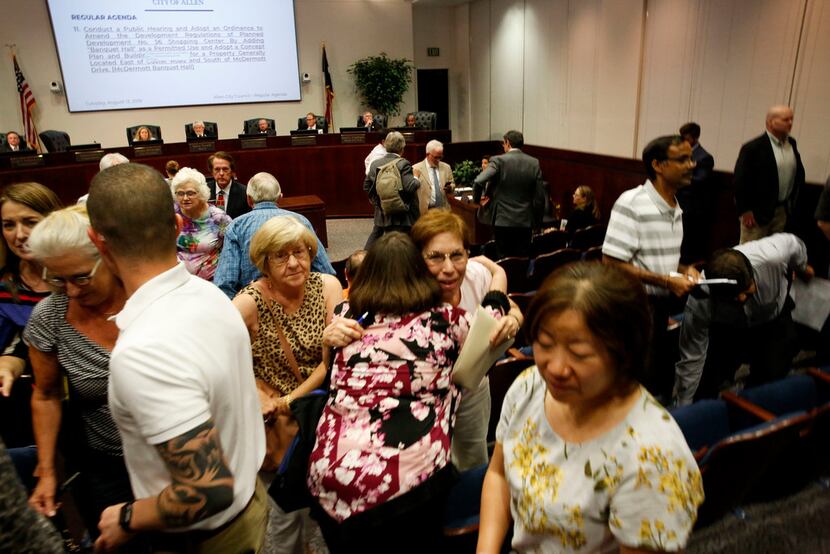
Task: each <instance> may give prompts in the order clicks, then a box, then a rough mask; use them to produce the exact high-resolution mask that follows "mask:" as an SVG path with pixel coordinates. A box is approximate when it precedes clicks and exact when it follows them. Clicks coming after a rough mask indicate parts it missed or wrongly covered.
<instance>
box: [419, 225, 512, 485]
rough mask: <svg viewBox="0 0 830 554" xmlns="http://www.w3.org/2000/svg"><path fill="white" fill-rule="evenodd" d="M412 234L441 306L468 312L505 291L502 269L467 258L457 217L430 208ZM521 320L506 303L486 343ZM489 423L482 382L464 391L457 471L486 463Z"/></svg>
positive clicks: (455, 455)
mask: <svg viewBox="0 0 830 554" xmlns="http://www.w3.org/2000/svg"><path fill="white" fill-rule="evenodd" d="M411 236H412V239H413V240H414V241H415V245H416V246H417V247H418V249H419V250H420V251H421V254H422V255H423V257H424V260H425V261H426V263H427V268H428V269H429V271H430V273H431V274H432V275H433V277H435V279H436V280H437V281H438V284H439V285H440V287H441V296H442V299H443V301H444V302H446V303H448V304H450V305H452V306H456V307H459V308H461V309H463V310H464V311H466V312H469V313H472V312H475V310H476V308H477V307H478V306H479V305H480V304H481V301H482V299H483V298H484V295H485V294H487V293H488V292H489V291H491V290H499V291H501V292H504V293H507V276H506V275H505V273H504V270H503V269H502V268H501V267H499V266H498V265H496V264H495V263H494V262H492V261H491V260H489V259H487V258H485V257H483V256H480V257H477V258H473V259H470V258H469V255H468V249H469V246H470V239H469V237H470V233H469V230H468V229H467V226H466V225H465V224H464V221H463V220H462V219H461V218H460V217H459V216H457V215H455V214H453V213H451V212H448V211H445V210H430V211H429V212H427V213H426V214H424V215H423V216H421V217H420V218H419V219H418V221H416V222H415V225H413V226H412V231H411ZM522 321H523V318H522V313H521V311H520V310H519V308H518V306H516V305H515V304H514V303H512V301H511V306H510V312H509V313H508V314H506V316H505V317H503V318H501V319H500V320H499V327H498V328H497V330H496V331H495V333H494V334H493V336H492V337H491V339H490V342H491V344H494V345H495V344H499V343H501V342H502V341H504V340H505V339H506V338H508V337H515V336H516V333H517V332H518V331H519V329H520V328H521V326H522ZM489 421H490V382H489V380H487V379H484V380H483V381H482V383H481V385H480V386H479V388H478V390H475V391H464V396H463V397H462V400H461V406H460V408H459V411H458V416H457V417H456V422H455V430H454V434H453V444H452V457H453V464H455V467H456V468H458V469H459V471H464V470H466V469H470V468H473V467H476V466H478V465H481V464H486V463H487V460H488V456H487V424H488V422H489Z"/></svg>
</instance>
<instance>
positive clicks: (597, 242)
mask: <svg viewBox="0 0 830 554" xmlns="http://www.w3.org/2000/svg"><path fill="white" fill-rule="evenodd" d="M604 240H605V225H602V224H600V223H597V224H596V225H589V226H588V227H584V228H582V229H577V230H576V231H574V232H573V236H572V237H571V242H570V245H569V246H570V247H571V248H575V249H577V250H587V249H588V248H591V247H592V246H602V243H603V241H604Z"/></svg>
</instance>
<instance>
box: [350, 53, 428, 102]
mask: <svg viewBox="0 0 830 554" xmlns="http://www.w3.org/2000/svg"><path fill="white" fill-rule="evenodd" d="M348 72H349V73H351V74H352V75H353V76H354V83H355V87H356V88H357V91H358V93H359V94H360V96H361V97H363V101H364V103H365V104H366V105H367V106H369V107H370V108H373V109H374V110H375V111H377V112H378V113H381V114H385V115H386V116H387V117H388V116H391V115H398V114H399V113H400V105H401V103H402V102H403V95H404V93H405V92H406V91H407V90H408V89H409V85H410V83H411V82H412V63H411V62H410V61H409V60H407V59H406V58H399V59H393V58H390V57H389V56H387V55H386V52H381V53H380V55H379V56H369V57H367V58H363V59H360V60H357V61H356V62H354V63H353V64H352V65H351V66H350V67H349V69H348Z"/></svg>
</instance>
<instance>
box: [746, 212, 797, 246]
mask: <svg viewBox="0 0 830 554" xmlns="http://www.w3.org/2000/svg"><path fill="white" fill-rule="evenodd" d="M786 226H787V208H786V206H778V207H777V208H775V213H774V214H773V215H772V219H771V220H770V222H769V223H767V224H766V225H758V224H756V225H755V227H752V228H749V227H745V226H744V224H743V223H741V244H743V243H745V242H749V241H751V240H758V239H762V238H764V237H768V236H770V235H774V234H775V233H783V232H784V227H786Z"/></svg>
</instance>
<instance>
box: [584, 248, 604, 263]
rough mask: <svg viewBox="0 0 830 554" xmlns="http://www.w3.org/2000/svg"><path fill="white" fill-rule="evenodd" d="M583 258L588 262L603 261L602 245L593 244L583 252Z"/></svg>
mask: <svg viewBox="0 0 830 554" xmlns="http://www.w3.org/2000/svg"><path fill="white" fill-rule="evenodd" d="M582 259H583V260H584V261H586V262H601V261H602V246H592V247H591V248H588V249H587V250H585V252H583V253H582Z"/></svg>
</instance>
